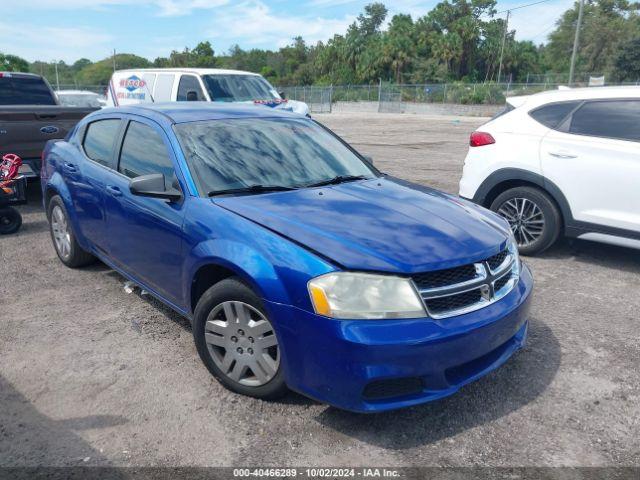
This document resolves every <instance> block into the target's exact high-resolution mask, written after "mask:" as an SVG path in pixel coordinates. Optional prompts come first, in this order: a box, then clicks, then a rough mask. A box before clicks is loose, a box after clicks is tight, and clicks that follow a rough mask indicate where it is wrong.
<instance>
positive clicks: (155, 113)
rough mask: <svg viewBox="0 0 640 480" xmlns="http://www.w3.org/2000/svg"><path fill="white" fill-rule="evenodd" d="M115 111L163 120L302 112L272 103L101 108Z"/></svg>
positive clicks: (289, 115)
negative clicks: (281, 108)
mask: <svg viewBox="0 0 640 480" xmlns="http://www.w3.org/2000/svg"><path fill="white" fill-rule="evenodd" d="M114 113H123V114H131V115H140V116H142V117H146V118H151V119H153V120H156V121H157V122H158V123H163V124H167V123H168V124H175V123H188V122H198V121H202V120H225V119H233V118H301V117H300V115H297V114H294V113H291V112H286V111H282V110H275V109H273V108H270V107H268V106H262V105H251V104H238V103H215V102H163V103H138V104H135V105H123V106H120V107H112V108H104V109H102V110H100V112H99V114H101V115H102V114H114Z"/></svg>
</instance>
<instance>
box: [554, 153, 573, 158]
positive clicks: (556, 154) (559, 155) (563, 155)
mask: <svg viewBox="0 0 640 480" xmlns="http://www.w3.org/2000/svg"><path fill="white" fill-rule="evenodd" d="M549 155H551V156H552V157H556V158H577V157H578V156H577V155H572V154H570V153H566V152H549Z"/></svg>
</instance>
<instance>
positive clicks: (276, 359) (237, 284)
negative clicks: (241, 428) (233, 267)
mask: <svg viewBox="0 0 640 480" xmlns="http://www.w3.org/2000/svg"><path fill="white" fill-rule="evenodd" d="M228 317H229V318H231V319H232V320H231V322H230V321H229V320H228V319H227V318H228ZM265 322H266V323H265ZM193 337H194V340H195V344H196V348H197V350H198V354H199V355H200V359H201V360H202V362H203V363H204V364H205V366H206V367H207V368H208V369H209V372H211V374H212V375H213V376H214V377H215V378H216V379H217V380H218V381H219V382H220V383H221V384H222V385H223V386H224V387H226V388H227V389H229V390H231V391H233V392H236V393H241V394H243V395H248V396H250V397H256V398H261V399H264V400H271V399H275V398H278V397H281V396H282V395H284V394H285V393H286V392H287V391H288V389H287V386H286V384H285V381H284V374H283V368H282V362H281V361H280V360H281V356H280V347H279V345H278V339H277V337H276V334H275V330H274V329H273V325H272V324H271V322H270V321H269V319H268V316H267V313H266V311H265V309H264V306H263V304H262V301H261V300H260V297H258V296H257V295H256V294H255V293H254V292H253V290H251V289H250V288H249V287H247V285H245V284H244V283H242V282H241V281H240V280H239V279H238V278H236V277H231V278H227V279H225V280H222V281H220V282H218V283H216V284H215V285H213V286H212V287H211V288H209V289H208V290H207V291H206V292H205V293H204V294H203V295H202V297H201V298H200V300H199V301H198V305H197V306H196V310H195V315H194V322H193ZM254 370H255V371H254Z"/></svg>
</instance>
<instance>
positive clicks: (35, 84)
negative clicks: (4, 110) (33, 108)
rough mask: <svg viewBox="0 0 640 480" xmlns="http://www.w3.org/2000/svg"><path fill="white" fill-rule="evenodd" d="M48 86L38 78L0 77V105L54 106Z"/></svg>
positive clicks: (53, 99)
mask: <svg viewBox="0 0 640 480" xmlns="http://www.w3.org/2000/svg"><path fill="white" fill-rule="evenodd" d="M55 104H56V100H55V98H54V97H53V95H52V93H51V90H50V89H49V86H48V85H47V84H46V83H45V81H44V80H43V79H42V78H40V77H17V76H7V75H3V76H1V77H0V105H55Z"/></svg>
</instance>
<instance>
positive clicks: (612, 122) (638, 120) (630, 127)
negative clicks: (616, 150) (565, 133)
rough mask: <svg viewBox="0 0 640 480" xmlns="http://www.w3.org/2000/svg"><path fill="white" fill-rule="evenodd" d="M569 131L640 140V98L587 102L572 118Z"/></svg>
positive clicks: (579, 133)
mask: <svg viewBox="0 0 640 480" xmlns="http://www.w3.org/2000/svg"><path fill="white" fill-rule="evenodd" d="M569 133H575V134H578V135H589V136H592V137H604V138H616V139H620V140H631V141H634V142H638V141H640V100H616V101H597V102H587V103H585V104H584V105H583V106H582V107H580V108H579V109H578V110H577V111H576V112H575V113H574V114H573V116H572V118H571V126H570V127H569Z"/></svg>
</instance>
